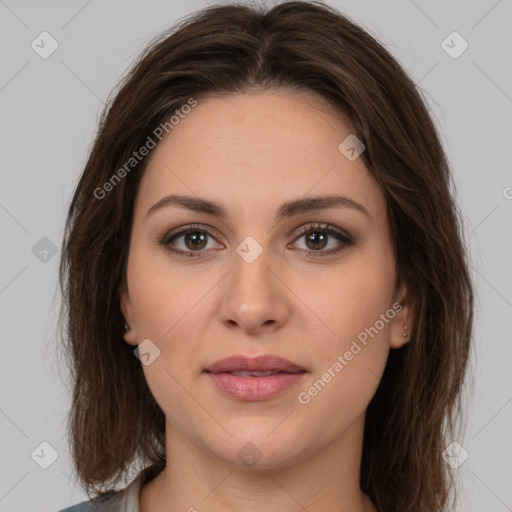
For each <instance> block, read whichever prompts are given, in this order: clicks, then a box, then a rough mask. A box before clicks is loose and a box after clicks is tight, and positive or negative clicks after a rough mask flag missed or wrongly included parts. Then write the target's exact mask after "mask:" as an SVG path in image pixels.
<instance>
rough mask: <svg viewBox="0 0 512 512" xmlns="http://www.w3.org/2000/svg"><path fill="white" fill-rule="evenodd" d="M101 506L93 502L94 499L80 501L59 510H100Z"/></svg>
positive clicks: (69, 511) (96, 511)
mask: <svg viewBox="0 0 512 512" xmlns="http://www.w3.org/2000/svg"><path fill="white" fill-rule="evenodd" d="M101 508H102V507H101V504H98V503H93V502H92V501H83V502H82V503H78V505H73V506H72V507H68V508H63V509H62V510H59V512H93V511H95V512H100V511H101Z"/></svg>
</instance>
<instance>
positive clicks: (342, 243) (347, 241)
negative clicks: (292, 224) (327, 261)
mask: <svg viewBox="0 0 512 512" xmlns="http://www.w3.org/2000/svg"><path fill="white" fill-rule="evenodd" d="M299 233H300V235H299V237H297V238H296V239H295V240H300V239H301V238H305V240H304V243H305V248H303V249H301V250H302V251H305V252H307V253H310V256H308V257H312V258H316V257H323V256H329V255H332V254H336V253H338V252H340V251H341V250H342V249H344V248H345V247H348V246H350V245H352V244H353V243H354V242H353V240H352V238H351V237H350V236H349V235H348V234H345V233H344V232H343V231H342V230H340V229H338V228H335V227H334V226H331V225H330V224H308V225H306V226H303V227H301V228H300V229H299ZM329 245H331V248H330V249H328V250H324V249H325V248H326V247H328V246H329Z"/></svg>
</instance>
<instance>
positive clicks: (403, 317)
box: [389, 279, 416, 348]
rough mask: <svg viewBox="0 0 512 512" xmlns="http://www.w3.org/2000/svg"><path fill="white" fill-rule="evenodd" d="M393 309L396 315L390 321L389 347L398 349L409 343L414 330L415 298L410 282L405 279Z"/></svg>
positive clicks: (396, 296)
mask: <svg viewBox="0 0 512 512" xmlns="http://www.w3.org/2000/svg"><path fill="white" fill-rule="evenodd" d="M398 304H400V305H401V306H398ZM393 309H394V310H395V311H396V315H395V317H394V318H393V319H392V320H391V333H390V340H389V345H390V347H391V348H400V347H402V346H403V345H405V344H406V343H408V342H409V341H410V339H411V333H412V331H413V328H414V321H415V318H414V316H415V311H416V296H415V293H414V290H413V287H412V283H411V280H409V279H406V280H404V281H403V282H402V284H401V285H400V287H399V290H398V292H397V293H396V295H395V298H394V302H393Z"/></svg>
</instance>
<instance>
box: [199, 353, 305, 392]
mask: <svg viewBox="0 0 512 512" xmlns="http://www.w3.org/2000/svg"><path fill="white" fill-rule="evenodd" d="M238 371H253V372H265V371H273V372H279V373H275V374H273V375H268V376H262V377H256V376H247V377H242V376H238V375H233V374H232V373H231V372H238ZM205 372H206V373H207V375H208V377H209V378H210V379H211V380H212V382H213V384H214V385H215V386H216V387H217V389H219V390H220V391H221V392H223V393H224V394H226V395H228V396H230V397H231V398H234V399H236V400H243V401H248V402H253V401H261V400H268V399H270V398H272V397H274V396H276V395H278V394H280V393H282V392H284V391H286V390H287V389H289V388H291V387H293V386H295V385H296V384H297V383H298V382H299V381H300V380H301V379H302V377H303V375H304V374H305V373H307V371H306V370H305V369H304V368H302V367H301V366H299V365H298V364H296V363H293V362H292V361H288V360H287V359H283V358H282V357H279V356H275V355H263V356H258V357H254V358H250V357H246V356H241V355H237V356H231V357H227V358H225V359H220V360H219V361H217V362H216V363H214V364H213V365H212V366H210V367H208V368H207V369H205Z"/></svg>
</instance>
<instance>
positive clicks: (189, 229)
mask: <svg viewBox="0 0 512 512" xmlns="http://www.w3.org/2000/svg"><path fill="white" fill-rule="evenodd" d="M196 232H200V233H206V234H207V235H208V236H210V237H212V238H214V239H215V237H214V236H213V235H212V234H211V233H210V232H209V231H208V230H206V229H204V228H202V227H201V226H200V225H199V224H191V225H188V226H183V227H181V228H178V229H176V230H175V231H171V232H170V233H166V234H165V235H164V236H163V237H162V238H161V239H160V241H159V243H160V245H163V246H164V247H165V248H166V249H167V250H169V251H170V252H172V253H174V254H177V255H179V256H184V257H187V258H197V257H201V256H202V253H203V252H205V251H206V249H201V250H198V251H190V250H188V251H183V250H182V249H178V250H176V249H172V248H171V247H170V244H171V242H174V241H175V240H176V239H177V238H179V237H180V235H184V234H187V233H196ZM318 232H320V233H322V234H327V235H329V236H332V237H334V238H335V239H337V240H338V241H340V242H342V245H341V246H339V247H337V248H335V249H330V250H328V251H323V250H317V251H315V250H307V249H300V251H302V252H305V253H308V256H307V257H308V258H323V257H327V256H331V255H334V254H337V253H339V252H340V251H342V250H343V249H345V248H346V247H349V246H351V245H352V244H353V243H354V241H353V239H352V238H351V237H350V236H348V235H346V234H344V233H343V232H342V231H341V230H339V229H337V228H335V227H334V226H331V225H330V224H320V223H312V224H307V225H305V226H302V227H301V228H299V230H298V234H297V236H296V238H295V239H294V242H296V241H297V240H298V239H299V238H301V237H302V236H304V235H308V234H310V233H318Z"/></svg>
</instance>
